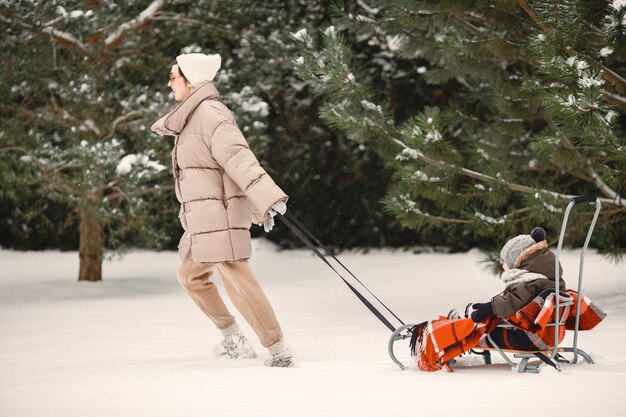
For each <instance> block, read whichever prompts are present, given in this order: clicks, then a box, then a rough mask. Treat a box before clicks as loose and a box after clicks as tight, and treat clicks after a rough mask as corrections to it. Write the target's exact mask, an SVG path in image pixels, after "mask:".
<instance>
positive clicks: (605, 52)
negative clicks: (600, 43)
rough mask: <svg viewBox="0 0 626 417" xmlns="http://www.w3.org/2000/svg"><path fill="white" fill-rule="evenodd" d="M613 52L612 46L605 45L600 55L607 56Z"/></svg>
mask: <svg viewBox="0 0 626 417" xmlns="http://www.w3.org/2000/svg"><path fill="white" fill-rule="evenodd" d="M612 53H613V48H611V47H610V46H605V47H604V48H602V49H600V56H602V57H605V56H609V55H611V54H612Z"/></svg>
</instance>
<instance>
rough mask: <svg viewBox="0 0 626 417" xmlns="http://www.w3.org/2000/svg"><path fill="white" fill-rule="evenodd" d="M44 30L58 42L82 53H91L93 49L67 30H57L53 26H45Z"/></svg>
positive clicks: (84, 54)
mask: <svg viewBox="0 0 626 417" xmlns="http://www.w3.org/2000/svg"><path fill="white" fill-rule="evenodd" d="M43 32H44V33H47V34H49V35H51V36H52V37H53V38H54V39H55V40H56V41H57V42H58V43H60V44H62V45H65V46H69V47H71V48H74V49H76V50H78V52H80V54H81V55H83V56H89V55H91V50H90V49H89V48H88V47H87V45H85V44H84V43H82V42H81V41H79V40H78V39H76V38H75V37H74V36H72V35H71V34H69V33H67V32H63V31H61V30H57V29H54V28H51V27H45V28H44V29H43Z"/></svg>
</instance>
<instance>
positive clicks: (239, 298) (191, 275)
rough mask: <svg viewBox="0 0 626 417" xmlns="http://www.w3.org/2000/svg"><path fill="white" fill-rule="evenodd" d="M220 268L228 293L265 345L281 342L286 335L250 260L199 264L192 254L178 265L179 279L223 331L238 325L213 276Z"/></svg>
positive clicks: (199, 305)
mask: <svg viewBox="0 0 626 417" xmlns="http://www.w3.org/2000/svg"><path fill="white" fill-rule="evenodd" d="M215 269H218V271H219V274H220V277H221V278H222V283H223V284H224V288H225V289H226V293H227V294H228V296H229V297H230V300H231V301H232V302H233V304H234V305H235V307H236V308H237V310H239V312H240V313H241V315H242V316H243V317H244V319H246V321H247V322H248V324H250V327H252V329H253V330H254V332H255V333H256V334H257V336H258V337H259V339H260V341H261V344H262V345H263V346H264V347H270V346H272V345H274V344H275V343H277V342H279V341H280V340H281V339H282V337H283V335H282V331H281V329H280V324H278V320H277V319H276V315H275V314H274V309H273V308H272V306H271V304H270V302H269V300H268V299H267V297H266V296H265V293H264V292H263V289H262V288H261V285H259V282H258V281H257V279H256V278H255V276H254V274H253V273H252V270H251V269H250V265H249V264H248V262H247V261H239V262H223V263H219V264H198V263H196V262H194V260H193V258H192V257H191V256H187V260H186V261H184V262H181V263H180V265H179V267H178V281H179V282H180V283H181V284H182V286H183V288H185V290H186V291H187V293H188V294H189V295H190V296H191V298H192V299H193V301H195V303H196V304H197V305H198V307H200V310H202V311H203V312H204V314H206V315H207V316H208V317H209V318H210V319H211V320H212V321H213V323H215V326H217V328H218V329H220V330H222V333H225V332H224V331H225V330H227V329H232V328H234V326H236V323H235V317H233V315H232V314H230V312H229V311H228V308H227V307H226V305H225V304H224V301H223V300H222V297H221V296H220V294H219V292H218V291H217V288H216V286H215V284H214V283H213V282H212V281H211V277H212V275H213V272H214V271H215Z"/></svg>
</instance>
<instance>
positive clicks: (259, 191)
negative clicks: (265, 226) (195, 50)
mask: <svg viewBox="0 0 626 417" xmlns="http://www.w3.org/2000/svg"><path fill="white" fill-rule="evenodd" d="M218 97H219V93H218V91H217V89H216V88H215V86H214V85H213V83H212V82H208V83H205V84H202V85H200V86H198V87H197V88H196V89H194V91H193V92H192V93H191V94H190V95H189V96H188V97H187V98H186V99H185V100H184V101H182V102H181V103H180V104H179V105H178V107H176V108H175V109H174V110H173V111H171V112H170V113H168V114H166V115H165V116H163V117H161V118H160V119H159V120H157V121H156V122H155V123H154V124H153V125H152V131H154V132H156V133H158V134H160V135H173V136H176V141H175V144H174V149H173V150H172V171H173V174H174V178H175V184H176V186H175V188H176V197H177V198H178V201H180V203H181V209H180V214H179V218H180V222H181V224H182V226H183V228H184V229H185V233H184V234H183V237H182V238H181V240H180V244H179V246H178V248H179V254H180V256H181V259H182V260H184V259H185V258H186V257H187V256H188V253H189V251H190V250H191V256H192V257H193V259H194V261H196V262H198V263H202V262H209V263H216V262H234V261H239V260H243V259H248V258H249V257H250V255H251V252H252V245H251V241H250V231H249V229H250V226H251V223H252V222H254V223H261V222H262V221H264V220H267V219H269V218H270V215H269V213H268V210H269V209H270V207H272V206H273V205H274V204H276V203H277V202H280V201H287V195H286V194H285V193H284V192H283V191H282V190H281V189H280V188H279V187H278V186H277V185H276V184H275V183H274V181H273V180H272V178H270V176H269V175H268V174H267V172H265V170H264V169H263V168H262V167H261V166H260V165H259V162H258V161H257V159H256V157H255V156H254V154H253V153H252V151H251V150H250V148H249V147H248V143H247V142H246V139H245V138H244V136H243V134H242V133H241V131H240V130H239V128H238V127H237V123H236V122H235V119H234V117H233V115H232V113H231V112H230V110H229V109H228V108H227V107H226V106H225V105H224V104H222V103H221V102H220V101H219V100H218Z"/></svg>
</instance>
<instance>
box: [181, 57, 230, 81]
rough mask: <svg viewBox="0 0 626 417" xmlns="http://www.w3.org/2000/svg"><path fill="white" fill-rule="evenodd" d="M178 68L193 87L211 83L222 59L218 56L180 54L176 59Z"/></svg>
mask: <svg viewBox="0 0 626 417" xmlns="http://www.w3.org/2000/svg"><path fill="white" fill-rule="evenodd" d="M176 62H177V63H178V68H180V70H181V71H182V73H183V75H184V76H185V78H187V80H188V81H189V82H190V83H191V85H193V86H194V87H196V86H198V85H200V84H202V83H204V82H207V81H213V78H214V77H215V74H216V73H217V70H219V69H220V66H221V65H222V57H221V56H220V55H219V54H214V55H205V54H197V53H193V54H182V55H178V56H177V57H176Z"/></svg>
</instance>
